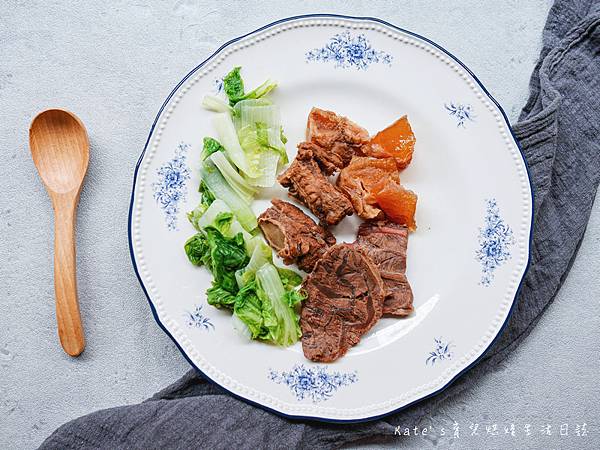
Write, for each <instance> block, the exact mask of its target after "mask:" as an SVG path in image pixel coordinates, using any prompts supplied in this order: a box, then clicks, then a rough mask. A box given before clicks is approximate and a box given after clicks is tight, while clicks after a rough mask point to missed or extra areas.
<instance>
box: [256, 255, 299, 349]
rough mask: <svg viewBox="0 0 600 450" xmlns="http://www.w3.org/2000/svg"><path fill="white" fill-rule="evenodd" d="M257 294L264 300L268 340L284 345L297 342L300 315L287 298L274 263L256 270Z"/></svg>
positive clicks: (264, 319)
mask: <svg viewBox="0 0 600 450" xmlns="http://www.w3.org/2000/svg"><path fill="white" fill-rule="evenodd" d="M256 281H257V284H258V288H259V289H258V291H257V294H258V296H259V297H260V299H261V300H262V306H263V314H262V316H263V321H264V326H265V328H266V329H267V330H268V335H267V336H268V338H267V339H268V340H270V341H272V342H274V343H276V344H278V345H283V346H288V345H292V344H293V343H295V342H297V341H298V339H299V338H300V336H301V335H302V332H301V331H300V324H299V317H298V314H297V313H296V311H295V310H294V308H292V307H291V306H290V304H289V299H288V298H286V291H285V289H284V287H283V283H282V282H281V279H280V278H279V273H278V272H277V269H276V268H275V266H273V265H272V264H265V265H264V266H262V267H261V268H260V269H258V271H257V272H256Z"/></svg>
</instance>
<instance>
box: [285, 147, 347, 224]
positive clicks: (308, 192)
mask: <svg viewBox="0 0 600 450" xmlns="http://www.w3.org/2000/svg"><path fill="white" fill-rule="evenodd" d="M277 180H278V181H279V183H280V184H281V185H282V186H283V187H287V188H289V195H290V196H292V197H294V198H296V199H298V200H299V201H301V202H302V203H304V204H305V205H306V206H308V208H309V209H310V210H311V211H312V212H313V214H314V215H315V216H317V217H318V218H319V220H320V221H321V222H322V223H324V224H326V225H336V224H338V223H339V222H340V221H341V220H342V219H343V218H344V217H345V216H349V215H351V214H352V213H353V211H354V210H353V209H352V204H351V203H350V200H348V199H347V198H346V196H345V195H344V194H342V193H341V192H340V191H339V190H338V189H337V188H336V187H335V186H334V185H332V184H331V183H330V182H329V180H328V179H327V178H326V177H325V175H323V173H322V172H321V169H319V166H318V165H317V163H316V162H315V161H314V159H313V153H312V150H310V149H307V148H304V149H302V148H301V149H299V151H298V154H297V155H296V158H295V159H294V161H293V162H292V164H291V165H290V167H288V169H287V170H286V171H285V172H283V173H282V174H281V175H279V178H278V179H277Z"/></svg>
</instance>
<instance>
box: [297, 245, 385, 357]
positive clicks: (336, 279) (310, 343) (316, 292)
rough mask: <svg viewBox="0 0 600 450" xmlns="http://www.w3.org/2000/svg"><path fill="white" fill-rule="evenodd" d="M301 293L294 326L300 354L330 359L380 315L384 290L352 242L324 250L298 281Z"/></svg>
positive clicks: (374, 269)
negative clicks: (297, 326)
mask: <svg viewBox="0 0 600 450" xmlns="http://www.w3.org/2000/svg"><path fill="white" fill-rule="evenodd" d="M303 290H304V292H305V293H306V295H307V298H306V300H304V302H303V305H302V313H301V315H300V327H301V329H302V349H303V351H304V355H305V356H306V357H307V358H308V359H310V360H312V361H317V362H331V361H335V360H336V359H338V358H340V357H341V356H343V355H345V354H346V352H347V351H348V349H350V348H351V347H352V346H354V345H356V344H357V343H358V342H359V341H360V338H361V336H363V335H364V334H365V333H366V332H367V331H369V330H370V329H371V328H372V327H373V325H374V324H375V323H376V322H377V321H378V320H379V318H380V317H381V314H382V313H383V302H384V297H385V291H384V286H383V281H382V280H381V276H380V274H379V270H378V269H377V267H376V266H375V264H374V263H373V261H372V260H371V258H369V257H368V256H367V255H366V254H365V252H364V251H363V250H362V249H361V248H360V247H358V246H356V245H353V244H337V245H334V246H333V247H331V248H330V249H329V250H327V251H326V252H325V254H324V255H323V257H322V258H321V259H320V260H319V261H318V262H317V264H316V265H315V268H314V269H313V271H312V273H311V274H310V275H309V276H308V277H307V278H306V280H305V281H304V283H303Z"/></svg>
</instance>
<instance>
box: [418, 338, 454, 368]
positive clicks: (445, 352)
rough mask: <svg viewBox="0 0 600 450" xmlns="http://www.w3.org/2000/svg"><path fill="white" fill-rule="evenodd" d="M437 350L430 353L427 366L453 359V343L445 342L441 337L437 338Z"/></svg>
mask: <svg viewBox="0 0 600 450" xmlns="http://www.w3.org/2000/svg"><path fill="white" fill-rule="evenodd" d="M434 342H435V348H434V349H433V350H432V351H431V352H429V355H428V356H427V359H426V360H425V365H427V364H430V365H432V366H433V365H434V364H435V363H436V362H438V361H444V360H446V359H452V351H451V349H452V346H453V345H452V342H445V341H444V340H443V339H442V338H441V337H440V338H435V339H434Z"/></svg>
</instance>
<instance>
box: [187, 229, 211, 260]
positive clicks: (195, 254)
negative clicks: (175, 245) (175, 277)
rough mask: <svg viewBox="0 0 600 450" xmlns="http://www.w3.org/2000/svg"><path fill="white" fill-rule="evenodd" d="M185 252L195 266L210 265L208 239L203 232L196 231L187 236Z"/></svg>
mask: <svg viewBox="0 0 600 450" xmlns="http://www.w3.org/2000/svg"><path fill="white" fill-rule="evenodd" d="M184 249H185V254H186V255H187V257H188V259H189V260H190V262H191V263H192V264H193V265H195V266H210V252H209V248H208V241H207V240H206V236H205V235H204V233H197V234H195V235H194V236H192V237H191V238H189V239H188V240H187V241H186V242H185V245H184Z"/></svg>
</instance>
